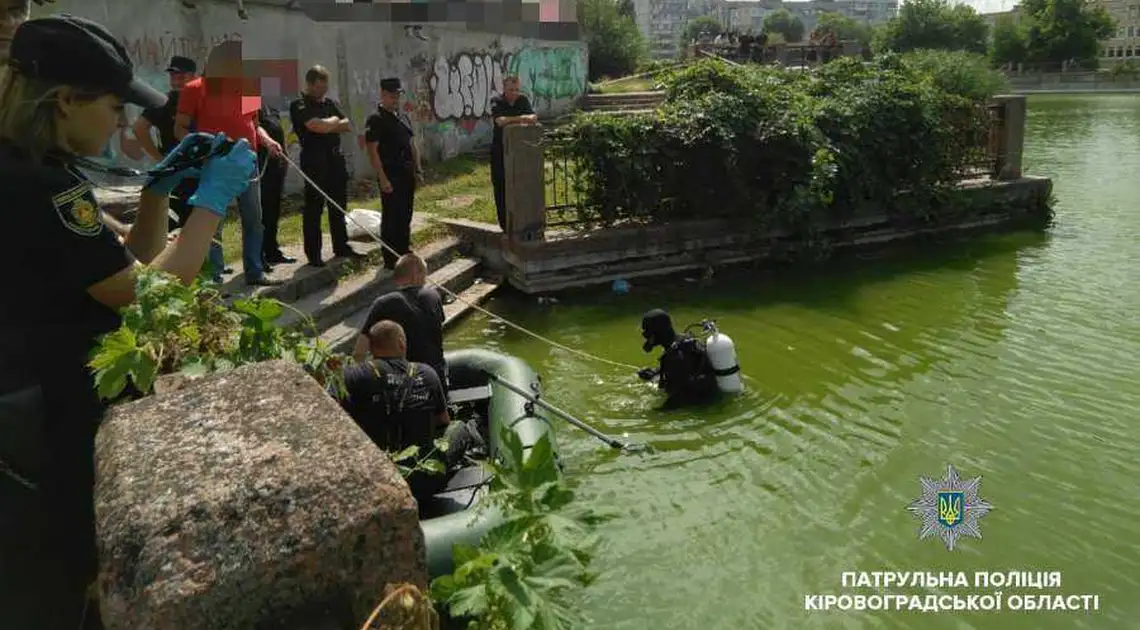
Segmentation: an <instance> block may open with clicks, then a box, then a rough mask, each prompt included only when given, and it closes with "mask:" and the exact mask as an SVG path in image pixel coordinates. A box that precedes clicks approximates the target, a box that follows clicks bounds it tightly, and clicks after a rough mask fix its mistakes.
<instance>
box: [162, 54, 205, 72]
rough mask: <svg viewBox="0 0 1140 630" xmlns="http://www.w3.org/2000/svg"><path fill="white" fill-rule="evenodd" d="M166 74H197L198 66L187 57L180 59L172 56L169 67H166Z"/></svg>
mask: <svg viewBox="0 0 1140 630" xmlns="http://www.w3.org/2000/svg"><path fill="white" fill-rule="evenodd" d="M166 71H167V72H197V71H198V64H196V63H194V60H193V59H191V58H189V57H181V56H179V55H174V56H173V57H171V58H170V65H168V66H166Z"/></svg>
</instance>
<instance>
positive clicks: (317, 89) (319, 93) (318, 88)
mask: <svg viewBox="0 0 1140 630" xmlns="http://www.w3.org/2000/svg"><path fill="white" fill-rule="evenodd" d="M328 93H329V82H328V81H327V80H325V79H317V80H316V81H313V82H312V83H310V84H309V96H312V97H313V98H315V99H317V100H318V101H319V100H321V99H322V98H324V97H325V94H328Z"/></svg>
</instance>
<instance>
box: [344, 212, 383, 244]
mask: <svg viewBox="0 0 1140 630" xmlns="http://www.w3.org/2000/svg"><path fill="white" fill-rule="evenodd" d="M345 222H346V223H347V224H348V238H349V240H353V241H365V242H368V243H371V242H374V241H375V239H377V238H379V237H380V213H379V212H377V211H376V210H365V209H363V208H357V209H356V210H353V211H351V212H349V213H348V217H347V218H346V219H345Z"/></svg>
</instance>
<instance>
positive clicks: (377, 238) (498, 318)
mask: <svg viewBox="0 0 1140 630" xmlns="http://www.w3.org/2000/svg"><path fill="white" fill-rule="evenodd" d="M281 156H282V157H283V158H284V159H285V161H286V162H288V163H289V166H292V167H293V169H294V170H296V171H297V172H298V173H300V174H301V177H303V178H305V181H306V182H308V183H309V185H310V186H312V187H313V189H314V190H316V191H317V192H319V193H321V196H323V197H324V198H325V199H326V200H328V202H329V204H331V205H332V206H333V207H334V208H336V209H337V210H340V211H341V213H342V214H344V217H345V219H346V220H348V221H352V223H353V224H354V225H355V226H356V227H358V228H360V229H361V230H364V232H365V233H366V234H368V235H369V236H371V237H372V238H373V240H375V241H376V243H377V244H378V245H380V247H382V248H383V249H386V250H388V251H389V252H392V253H393V254H395V255H396V256H401V255H403V252H399V251H396V250H395V248H393V247H392V246H391V245H388V244H387V243H385V242H384V240H383V239H381V238H380V236H378V235H377V234H375V233H373V232H372V231H371V230H369V229H368V228H367V227H365V226H363V225H361V224H360V223H359V222H358V221H356V220H355V219H353V218H352V217H351V215H349V213H348V212H347V211H346V210H345V209H344V208H342V207H341V206H340V204H338V203H337V202H336V201H335V200H333V198H332V197H330V196H329V195H328V193H326V192H325V191H324V190H323V189H322V188H321V187H320V186H318V185H317V184H316V182H314V181H313V180H312V179H311V178H310V177H309V176H308V175H307V174H305V171H304V170H303V169H302V168H301V167H300V166H298V165H297V164H296V163H295V162H294V161H293V160H291V159H289V156H288V155H286V154H285V152H284V151H282V152H281ZM426 281H427V282H430V283H431V284H433V285H434V286H435V287H436V288H438V289H440V290H442V291H444V292H445V293H447V294H448V295H450V296H451V297H453V298H455V299H456V301H458V302H461V303H463V304H466V305H467V306H468V307H470V308H473V309H475V310H476V311H479V312H480V313H483V314H484V315H486V316H487V317H490V318H491V319H494V320H496V321H500V322H503V323H504V324H506V325H507V326H510V327H511V328H514V329H515V330H517V331H519V332H521V333H523V334H526V335H530V336H531V337H534V338H535V339H537V340H539V341H542V342H544V343H547V344H549V345H551V346H553V347H555V348H558V349H560V350H565V351H566V352H569V353H571V354H576V355H578V356H580V357H582V358H584V359H590V360H592V361H598V362H599V363H606V364H608V365H612V366H614V367H619V368H622V369H627V370H638V369H640V368H638V367H637V366H636V365H630V364H628V363H622V362H620V361H611V360H610V359H607V358H605V357H599V356H597V355H594V354H590V353H589V352H584V351H582V350H577V349H574V348H570V347H568V346H565V345H563V344H560V343H558V342H557V341H554V340H553V339H549V338H547V337H544V336H542V335H540V334H538V333H536V332H534V331H532V330H528V329H527V328H525V327H523V326H520V325H519V324H516V323H514V322H512V321H510V320H508V319H506V318H504V317H501V316H499V315H496V314H494V313H492V312H491V311H488V310H487V309H485V308H483V307H482V306H479V305H478V304H475V303H473V302H470V301H468V300H465V299H463V298H462V297H460V296H459V295H458V294H457V293H455V292H454V291H452V290H451V289H448V288H447V287H445V286H443V285H442V284H439V283H437V282H432V281H431V279H426Z"/></svg>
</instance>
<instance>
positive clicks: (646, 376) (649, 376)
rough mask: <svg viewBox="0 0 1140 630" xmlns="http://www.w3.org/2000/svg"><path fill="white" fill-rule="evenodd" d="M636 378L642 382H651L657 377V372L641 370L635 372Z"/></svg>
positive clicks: (648, 369) (649, 369)
mask: <svg viewBox="0 0 1140 630" xmlns="http://www.w3.org/2000/svg"><path fill="white" fill-rule="evenodd" d="M637 376H638V378H640V379H641V380H643V381H651V380H653V377H655V376H657V370H655V369H653V368H641V369H640V370H638V371H637Z"/></svg>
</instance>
